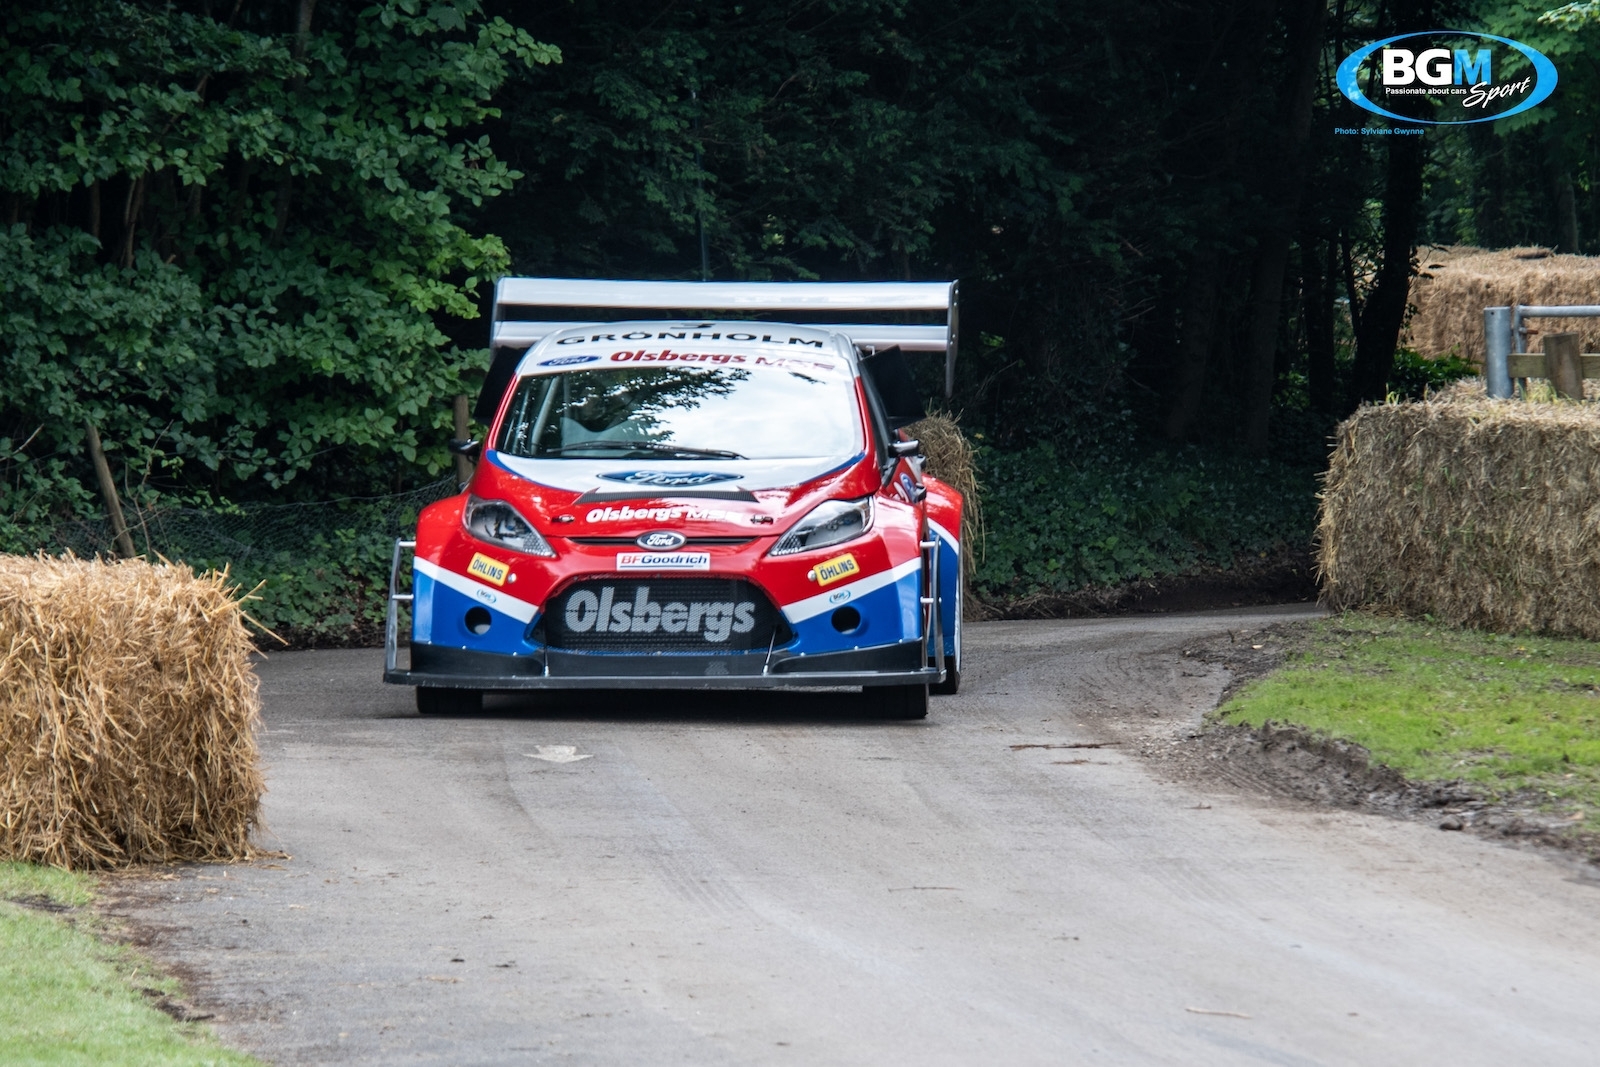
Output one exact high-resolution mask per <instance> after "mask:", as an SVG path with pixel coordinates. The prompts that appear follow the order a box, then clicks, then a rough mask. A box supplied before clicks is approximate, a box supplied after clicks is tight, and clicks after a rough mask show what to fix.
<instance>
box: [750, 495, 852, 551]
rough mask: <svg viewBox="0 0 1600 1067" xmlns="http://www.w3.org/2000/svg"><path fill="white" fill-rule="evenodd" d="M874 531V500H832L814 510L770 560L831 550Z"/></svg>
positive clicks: (784, 538) (783, 539)
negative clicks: (774, 557) (830, 547)
mask: <svg viewBox="0 0 1600 1067" xmlns="http://www.w3.org/2000/svg"><path fill="white" fill-rule="evenodd" d="M870 529H872V498H871V497H870V496H868V497H862V498H861V499H860V500H829V501H827V502H826V503H823V504H818V505H817V506H816V507H814V508H812V509H811V512H810V514H808V515H807V516H806V517H805V518H803V519H801V520H800V521H799V522H797V523H795V524H794V527H793V528H792V529H791V530H790V531H789V532H788V533H786V534H784V535H783V536H782V537H780V538H779V539H778V543H777V544H775V545H773V546H772V551H771V552H768V553H767V555H769V556H792V555H794V554H795V553H796V552H808V551H810V550H811V549H813V548H827V547H828V546H829V545H837V544H839V543H840V542H841V541H848V540H850V539H851V538H853V537H860V536H861V535H862V534H864V533H866V532H867V531H868V530H870Z"/></svg>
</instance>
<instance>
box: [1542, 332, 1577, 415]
mask: <svg viewBox="0 0 1600 1067" xmlns="http://www.w3.org/2000/svg"><path fill="white" fill-rule="evenodd" d="M1580 342H1581V338H1580V337H1579V336H1578V335H1577V334H1575V333H1547V334H1545V335H1544V376H1545V377H1546V378H1549V379H1550V384H1551V385H1553V386H1555V390H1556V395H1557V396H1560V397H1565V398H1567V399H1568V400H1582V399H1583V355H1582V351H1581V349H1580V348H1579V344H1580Z"/></svg>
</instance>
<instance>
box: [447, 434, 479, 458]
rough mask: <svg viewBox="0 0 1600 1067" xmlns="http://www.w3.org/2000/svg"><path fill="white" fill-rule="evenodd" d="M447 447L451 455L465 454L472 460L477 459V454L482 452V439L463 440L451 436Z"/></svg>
mask: <svg viewBox="0 0 1600 1067" xmlns="http://www.w3.org/2000/svg"><path fill="white" fill-rule="evenodd" d="M448 447H449V449H450V453H451V455H456V456H466V457H467V458H468V459H470V460H473V461H474V462H476V461H477V458H478V456H479V454H481V453H482V452H483V442H482V441H463V440H461V439H460V438H459V437H452V438H451V439H450V444H449V446H448Z"/></svg>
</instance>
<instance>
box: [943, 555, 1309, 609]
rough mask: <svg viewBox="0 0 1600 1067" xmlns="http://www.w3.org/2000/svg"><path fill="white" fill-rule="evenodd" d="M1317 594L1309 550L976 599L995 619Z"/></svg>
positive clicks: (1290, 599) (1229, 604)
mask: <svg viewBox="0 0 1600 1067" xmlns="http://www.w3.org/2000/svg"><path fill="white" fill-rule="evenodd" d="M1316 599H1317V581H1316V575H1315V572H1314V571H1313V565H1312V561H1311V554H1310V552H1309V551H1304V550H1301V551H1294V552H1284V553H1281V554H1279V555H1275V556H1269V557H1267V558H1265V559H1252V560H1241V561H1240V562H1238V563H1236V564H1235V565H1234V566H1233V567H1230V568H1227V569H1223V568H1221V567H1206V568H1202V569H1200V570H1198V571H1196V572H1194V573H1193V574H1180V575H1169V576H1166V577H1161V578H1150V579H1146V580H1142V581H1137V582H1126V583H1123V584H1122V585H1112V586H1101V587H1096V588H1092V589H1081V590H1078V591H1076V592H1071V593H1038V594H1034V595H1032V596H1023V597H991V598H987V599H982V600H978V601H977V602H976V604H977V607H978V609H979V611H980V614H979V615H977V616H970V615H969V616H968V617H969V618H975V619H976V620H980V621H981V620H989V619H1073V618H1094V617H1102V616H1108V615H1135V614H1143V613H1157V612H1180V611H1181V612H1191V611H1217V610H1223V609H1227V608H1244V607H1259V606H1260V605H1263V604H1306V603H1311V602H1313V601H1315V600H1316Z"/></svg>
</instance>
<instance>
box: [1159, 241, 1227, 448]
mask: <svg viewBox="0 0 1600 1067" xmlns="http://www.w3.org/2000/svg"><path fill="white" fill-rule="evenodd" d="M1216 325H1217V254H1216V252H1215V251H1213V250H1211V249H1202V250H1201V251H1199V252H1196V253H1195V254H1194V258H1192V259H1191V260H1190V261H1189V277H1188V280H1187V281H1186V282H1185V283H1184V291H1183V323H1182V325H1181V326H1180V327H1179V330H1180V331H1181V332H1180V334H1179V338H1178V368H1177V374H1176V375H1175V376H1174V389H1173V398H1172V407H1171V408H1170V409H1168V412H1167V427H1166V429H1167V437H1169V438H1170V439H1172V440H1174V441H1181V440H1183V439H1184V438H1186V437H1188V436H1189V433H1190V431H1192V430H1193V429H1194V420H1195V417H1196V416H1197V415H1199V414H1200V404H1201V402H1202V401H1203V400H1204V399H1205V391H1206V364H1207V363H1208V362H1209V361H1210V359H1211V346H1212V340H1213V338H1214V336H1215V331H1216Z"/></svg>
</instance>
